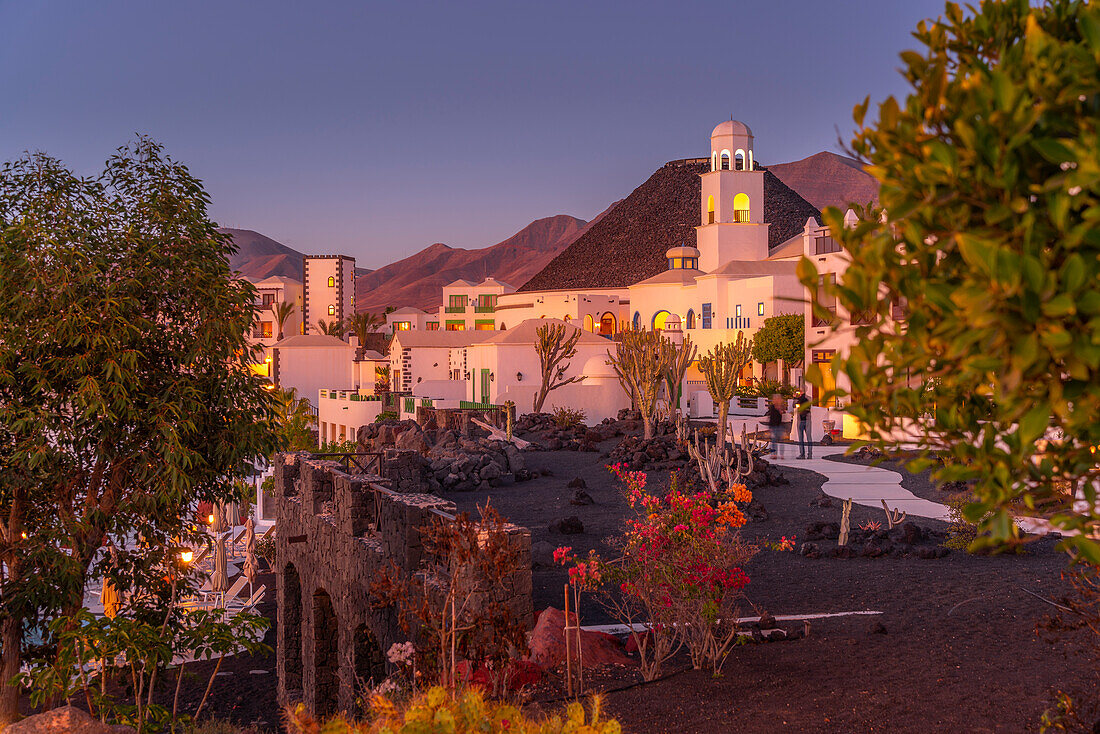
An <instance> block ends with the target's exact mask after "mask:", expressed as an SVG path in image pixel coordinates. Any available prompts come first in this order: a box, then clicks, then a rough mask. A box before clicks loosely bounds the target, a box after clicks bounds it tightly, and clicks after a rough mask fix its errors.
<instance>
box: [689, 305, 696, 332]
mask: <svg viewBox="0 0 1100 734" xmlns="http://www.w3.org/2000/svg"><path fill="white" fill-rule="evenodd" d="M687 328H689V329H694V328H695V310H694V309H690V308H689V309H688V316H687Z"/></svg>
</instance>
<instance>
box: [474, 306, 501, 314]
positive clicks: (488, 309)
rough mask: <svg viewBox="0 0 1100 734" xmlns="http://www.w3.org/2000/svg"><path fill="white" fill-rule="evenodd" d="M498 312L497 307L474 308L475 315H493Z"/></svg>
mask: <svg viewBox="0 0 1100 734" xmlns="http://www.w3.org/2000/svg"><path fill="white" fill-rule="evenodd" d="M496 310H497V307H496V306H474V313H493V312H495V311H496Z"/></svg>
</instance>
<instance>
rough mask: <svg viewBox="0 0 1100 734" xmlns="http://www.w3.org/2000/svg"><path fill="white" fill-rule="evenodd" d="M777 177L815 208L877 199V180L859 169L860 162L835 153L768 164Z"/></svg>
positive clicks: (821, 153)
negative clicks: (773, 164)
mask: <svg viewBox="0 0 1100 734" xmlns="http://www.w3.org/2000/svg"><path fill="white" fill-rule="evenodd" d="M768 170H769V171H771V172H772V173H774V174H775V175H776V176H778V177H779V180H780V181H782V182H783V183H785V184H787V185H788V186H790V187H791V188H792V189H794V190H795V191H797V192H798V193H799V194H801V195H802V197H803V198H805V199H806V201H808V202H810V203H811V204H813V205H814V206H816V207H817V208H818V209H824V208H825V207H827V206H835V207H839V208H841V209H845V208H847V206H848V204H849V203H852V202H854V203H857V204H866V203H868V202H870V201H877V200H878V181H876V180H875V179H874V178H873V177H872V176H871V175H870V174H869V173H867V172H865V171H864V170H863V164H861V163H860V162H859V161H857V160H853V159H851V158H846V157H845V156H842V155H837V154H836V153H829V152H828V151H822V152H820V153H816V154H814V155H812V156H810V157H809V158H803V159H802V160H800V161H795V162H793V163H780V164H779V165H775V166H768Z"/></svg>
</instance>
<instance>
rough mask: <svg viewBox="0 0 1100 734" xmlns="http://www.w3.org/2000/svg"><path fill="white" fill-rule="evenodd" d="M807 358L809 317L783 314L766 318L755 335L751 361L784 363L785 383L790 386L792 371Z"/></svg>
mask: <svg viewBox="0 0 1100 734" xmlns="http://www.w3.org/2000/svg"><path fill="white" fill-rule="evenodd" d="M805 357H806V317H805V316H803V315H802V314H782V315H780V316H772V317H771V318H767V319H764V325H763V326H762V327H761V328H760V329H759V330H757V332H756V334H754V335H753V343H752V358H753V359H755V360H756V361H757V362H759V363H760V364H767V363H768V362H778V361H780V360H782V361H783V377H782V379H783V384H784V385H786V384H789V383H790V372H789V368H791V367H797V366H798V365H800V364H802V360H803V359H805Z"/></svg>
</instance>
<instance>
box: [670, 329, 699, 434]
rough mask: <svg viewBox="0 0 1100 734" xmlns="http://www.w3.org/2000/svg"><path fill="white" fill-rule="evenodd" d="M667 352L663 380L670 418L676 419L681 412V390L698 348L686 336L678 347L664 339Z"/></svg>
mask: <svg viewBox="0 0 1100 734" xmlns="http://www.w3.org/2000/svg"><path fill="white" fill-rule="evenodd" d="M661 341H662V345H663V347H664V349H665V350H666V351H667V353H668V354H667V356H666V358H665V361H666V365H665V371H664V374H663V375H662V378H663V380H664V383H665V398H666V400H667V401H668V417H669V418H672V419H675V418H676V416H677V414H679V412H680V390H681V386H682V385H683V384H684V375H686V374H687V370H688V367H690V366H691V363H692V362H694V361H695V355H696V354H697V353H698V351H699V350H698V348H697V347H696V346H695V345H694V344H692V343H691V337H690V336H684V343H683V344H680V345H679V346H677V345H676V344H675V343H674V342H673V341H672V340H671V339H662V340H661Z"/></svg>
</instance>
